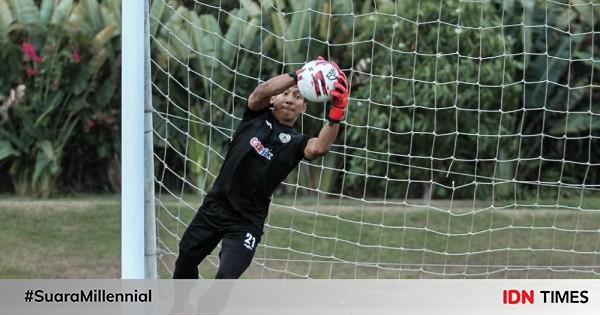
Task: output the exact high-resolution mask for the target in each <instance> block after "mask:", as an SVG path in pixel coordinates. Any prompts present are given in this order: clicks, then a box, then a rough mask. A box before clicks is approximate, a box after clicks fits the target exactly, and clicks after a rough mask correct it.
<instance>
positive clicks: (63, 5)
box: [50, 0, 73, 25]
mask: <svg viewBox="0 0 600 315" xmlns="http://www.w3.org/2000/svg"><path fill="white" fill-rule="evenodd" d="M72 10H73V0H60V3H59V4H58V5H57V6H56V9H54V12H53V13H52V18H51V19H50V24H52V25H63V24H64V23H65V20H66V19H67V17H68V16H69V15H70V14H71V11H72Z"/></svg>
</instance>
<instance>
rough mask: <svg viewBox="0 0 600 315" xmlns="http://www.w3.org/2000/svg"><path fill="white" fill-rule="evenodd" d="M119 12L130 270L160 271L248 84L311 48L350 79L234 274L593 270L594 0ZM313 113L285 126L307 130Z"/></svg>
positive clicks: (597, 212) (326, 0)
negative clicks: (339, 112) (322, 149)
mask: <svg viewBox="0 0 600 315" xmlns="http://www.w3.org/2000/svg"><path fill="white" fill-rule="evenodd" d="M142 6H145V9H144V10H142ZM140 12H143V13H144V14H146V19H147V20H146V22H145V24H144V22H143V17H142V16H141V15H142V14H141V13H140ZM123 17H124V18H123V83H122V93H123V164H122V167H123V177H122V178H123V197H122V198H123V199H122V200H123V203H122V209H123V210H122V213H123V214H122V215H123V234H122V237H123V241H122V244H123V249H122V250H123V256H122V257H123V258H122V259H123V260H122V262H123V277H124V278H138V277H150V278H152V277H165V278H169V277H171V276H172V272H173V265H174V260H175V258H176V256H177V251H178V247H177V246H178V242H179V240H180V239H181V235H182V233H183V231H184V230H185V228H186V226H187V224H189V222H190V221H191V218H192V217H193V215H194V214H195V213H196V211H197V209H198V207H199V206H200V204H201V202H202V200H203V198H204V196H205V195H206V193H207V192H208V190H209V189H210V188H211V184H212V182H213V181H214V179H215V177H216V176H217V174H218V171H219V167H220V165H221V163H222V161H223V159H224V156H225V153H226V151H227V144H228V141H229V139H231V137H232V135H233V133H234V131H235V128H236V127H237V125H238V123H239V121H240V120H241V117H242V114H243V112H244V110H245V106H246V105H245V104H246V100H247V97H248V95H249V94H250V93H251V92H252V90H253V89H254V87H256V85H257V84H259V83H261V82H264V81H265V80H267V79H269V78H270V77H273V76H275V75H278V74H282V73H287V72H289V71H292V70H294V69H297V68H299V67H301V66H302V65H303V64H304V63H305V62H307V61H310V60H312V59H315V58H316V57H317V56H319V55H322V56H324V57H325V58H328V59H333V60H335V61H336V62H337V63H338V64H339V65H340V67H341V68H342V70H343V71H344V72H345V73H346V74H347V76H348V79H349V82H350V85H351V92H350V104H349V107H348V111H347V114H346V117H345V121H344V122H343V124H342V126H341V128H340V135H339V137H338V139H337V141H336V142H335V143H334V145H333V146H332V149H331V151H330V152H329V153H328V154H327V155H326V156H324V157H323V158H320V159H317V160H315V161H302V162H301V163H300V165H299V166H298V169H297V170H295V171H293V172H292V173H291V174H290V175H289V176H288V178H287V179H286V180H285V181H284V182H283V183H282V184H281V185H280V187H279V188H278V189H277V190H276V192H275V193H274V195H273V196H272V204H271V207H270V210H269V216H268V218H267V221H266V224H265V234H264V235H263V236H262V239H261V242H260V244H259V247H258V249H257V251H256V256H255V257H254V260H253V263H252V264H251V266H250V268H249V270H248V271H247V272H246V273H245V274H244V276H245V277H248V278H377V279H380V278H599V277H600V267H599V266H600V206H598V204H599V203H600V149H599V148H600V105H599V104H600V96H599V95H598V88H600V76H599V75H598V73H600V72H599V71H598V66H600V61H598V60H597V55H596V54H597V52H596V50H597V48H598V46H597V43H596V42H597V41H598V39H600V37H599V36H598V35H599V34H598V27H600V23H598V21H600V5H598V4H596V3H595V2H594V1H588V0H579V1H567V0H564V1H563V0H543V1H516V0H510V1H509V0H469V1H466V0H444V1H442V0H413V1H401V0H373V1H360V3H358V2H356V1H350V0H311V1H287V0H241V1H222V0H188V1H175V0H147V1H146V0H136V1H123ZM143 25H145V26H146V31H145V32H144V31H143V29H142V27H143ZM140 34H146V36H144V38H143V40H142V38H140V37H141V36H140ZM144 45H146V46H144ZM143 55H145V56H146V57H145V58H140V56H143ZM144 67H145V68H144ZM144 69H146V72H144ZM144 73H145V76H144ZM142 77H144V80H142V79H141V78H142ZM144 82H146V83H145V86H144ZM144 106H146V107H144ZM327 106H328V105H326V104H309V105H308V109H307V111H306V113H304V114H303V115H302V116H301V118H300V119H299V121H298V122H297V124H296V128H297V129H298V130H299V131H301V132H303V133H305V134H307V135H309V136H316V135H317V133H318V129H319V127H320V126H321V125H322V123H323V121H324V117H325V116H324V115H325V113H326V112H327V108H328V107H327ZM144 108H146V110H145V111H144ZM144 115H146V116H144ZM144 119H145V120H144ZM144 145H145V146H144ZM142 146H144V147H142ZM144 148H145V149H144ZM144 180H146V181H144ZM142 189H143V190H144V191H142ZM144 198H146V199H144ZM144 206H145V212H144ZM144 216H145V217H146V220H145V222H146V223H145V228H144V227H140V225H139V223H140V222H143V221H144V219H143V218H144ZM144 233H146V242H145V244H146V245H144V242H141V241H140V240H143V239H144ZM140 237H141V238H140ZM140 246H141V247H140ZM144 246H146V247H144ZM140 255H142V256H143V257H146V258H147V265H146V267H144V266H143V265H144V263H143V257H140ZM218 262H219V259H218V248H217V249H216V250H215V252H213V254H212V255H209V256H208V257H207V259H206V260H205V261H204V262H203V263H202V264H201V265H200V275H201V276H202V277H213V276H214V272H215V270H216V267H217V265H218ZM140 270H144V272H143V273H140V272H141V271H140Z"/></svg>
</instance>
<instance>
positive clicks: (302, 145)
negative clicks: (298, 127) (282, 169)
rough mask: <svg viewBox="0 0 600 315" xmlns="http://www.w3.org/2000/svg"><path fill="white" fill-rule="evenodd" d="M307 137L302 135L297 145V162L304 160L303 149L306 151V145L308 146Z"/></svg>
mask: <svg viewBox="0 0 600 315" xmlns="http://www.w3.org/2000/svg"><path fill="white" fill-rule="evenodd" d="M309 139H310V137H309V136H307V135H305V134H302V139H301V140H300V144H299V145H298V156H297V159H298V162H300V161H302V159H304V149H306V145H307V144H308V140H309Z"/></svg>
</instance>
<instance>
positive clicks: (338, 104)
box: [327, 61, 349, 123]
mask: <svg viewBox="0 0 600 315" xmlns="http://www.w3.org/2000/svg"><path fill="white" fill-rule="evenodd" d="M331 63H332V64H333V65H334V66H335V67H336V68H337V70H338V73H339V74H340V76H339V77H338V81H337V82H335V90H333V91H332V92H331V96H332V100H331V109H330V110H329V115H327V120H329V121H330V122H332V123H339V122H340V121H341V120H342V119H343V118H344V113H345V112H346V107H347V106H348V93H349V91H348V81H347V79H346V75H345V74H344V73H343V72H342V70H340V67H339V66H338V65H337V64H336V63H335V62H333V61H331Z"/></svg>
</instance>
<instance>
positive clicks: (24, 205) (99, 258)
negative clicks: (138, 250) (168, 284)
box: [0, 196, 121, 279]
mask: <svg viewBox="0 0 600 315" xmlns="http://www.w3.org/2000/svg"><path fill="white" fill-rule="evenodd" d="M120 215H121V209H120V201H119V197H118V196H89V197H77V198H60V199H52V200H42V201H40V200H33V199H20V198H14V197H6V196H3V197H2V198H1V199H0V249H2V254H1V255H0V278H2V279H11V278H17V279H19V278H119V277H120V264H121V261H120V257H121V253H120V251H121V239H120V238H121V234H120V229H121V217H120Z"/></svg>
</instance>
